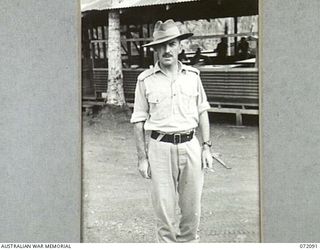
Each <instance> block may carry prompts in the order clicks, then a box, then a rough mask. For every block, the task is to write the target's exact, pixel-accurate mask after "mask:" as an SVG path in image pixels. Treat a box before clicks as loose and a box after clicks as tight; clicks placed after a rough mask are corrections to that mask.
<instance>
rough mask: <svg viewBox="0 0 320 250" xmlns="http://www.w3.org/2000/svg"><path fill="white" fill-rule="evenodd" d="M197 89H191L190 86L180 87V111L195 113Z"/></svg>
mask: <svg viewBox="0 0 320 250" xmlns="http://www.w3.org/2000/svg"><path fill="white" fill-rule="evenodd" d="M198 95H199V93H198V91H196V90H193V89H192V88H183V87H181V88H180V96H181V104H182V107H181V109H182V111H183V113H185V114H189V115H190V114H191V115H194V114H197V111H198V108H197V100H198Z"/></svg>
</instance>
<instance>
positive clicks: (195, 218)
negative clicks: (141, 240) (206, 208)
mask: <svg viewBox="0 0 320 250" xmlns="http://www.w3.org/2000/svg"><path fill="white" fill-rule="evenodd" d="M148 157H149V163H150V169H151V181H152V203H153V206H154V210H155V213H156V216H157V241H158V242H198V241H199V236H198V234H197V231H198V227H199V223H200V213H201V193H202V187H203V170H202V167H201V147H200V144H199V141H198V139H197V138H196V137H195V136H194V137H193V139H192V140H191V141H189V142H185V143H181V144H177V145H174V144H172V143H166V142H160V141H157V140H154V139H150V142H149V148H148Z"/></svg>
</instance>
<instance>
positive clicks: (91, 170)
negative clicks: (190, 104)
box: [82, 107, 259, 243]
mask: <svg viewBox="0 0 320 250" xmlns="http://www.w3.org/2000/svg"><path fill="white" fill-rule="evenodd" d="M129 119H130V110H128V111H127V112H123V111H120V110H119V109H115V108H110V107H106V108H104V109H103V110H102V111H101V112H100V113H98V114H97V115H95V116H87V115H84V116H83V221H82V222H83V223H82V241H83V242H91V243H95V242H101V243H108V242H117V243H126V242H155V218H154V214H153V209H152V205H151V198H150V191H149V190H150V188H149V185H150V181H149V180H145V179H143V178H142V177H141V176H140V174H139V173H138V171H137V167H136V165H137V158H136V148H135V142H134V138H133V126H132V125H131V124H130V123H129ZM211 140H212V141H213V143H214V146H213V148H214V151H215V152H219V153H220V154H221V158H222V159H223V160H224V161H225V162H226V164H227V165H228V166H230V167H232V169H231V170H228V169H225V168H223V167H222V166H221V165H219V164H218V163H217V162H215V163H214V167H215V170H216V172H215V173H211V172H208V173H207V174H206V175H205V184H204V191H203V196H202V215H201V225H200V232H199V234H200V237H201V242H259V191H258V180H259V175H258V174H259V173H258V127H257V126H255V127H236V126H232V125H225V124H224V125H219V124H216V123H214V124H211Z"/></svg>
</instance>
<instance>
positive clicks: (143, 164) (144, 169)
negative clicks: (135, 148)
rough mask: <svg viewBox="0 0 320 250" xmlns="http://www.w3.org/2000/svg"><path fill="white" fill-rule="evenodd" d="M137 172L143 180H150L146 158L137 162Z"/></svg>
mask: <svg viewBox="0 0 320 250" xmlns="http://www.w3.org/2000/svg"><path fill="white" fill-rule="evenodd" d="M138 170H139V172H140V174H141V176H142V177H143V178H145V179H151V172H150V165H149V161H148V159H147V158H143V159H141V160H138Z"/></svg>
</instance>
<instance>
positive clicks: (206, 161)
mask: <svg viewBox="0 0 320 250" xmlns="http://www.w3.org/2000/svg"><path fill="white" fill-rule="evenodd" d="M202 169H204V170H210V171H211V172H214V170H213V159H212V155H211V152H210V148H209V147H204V148H203V149H202Z"/></svg>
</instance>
